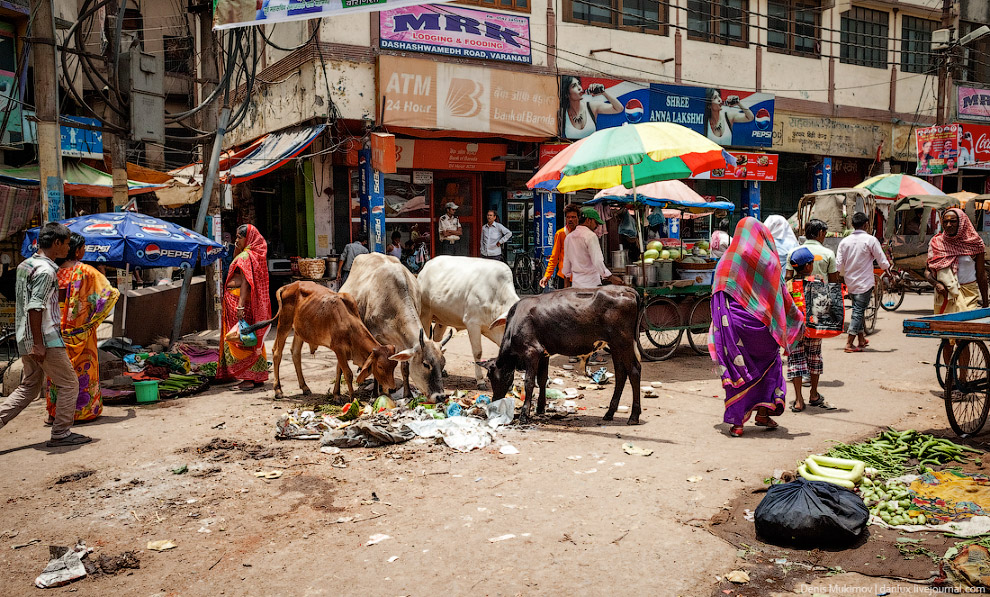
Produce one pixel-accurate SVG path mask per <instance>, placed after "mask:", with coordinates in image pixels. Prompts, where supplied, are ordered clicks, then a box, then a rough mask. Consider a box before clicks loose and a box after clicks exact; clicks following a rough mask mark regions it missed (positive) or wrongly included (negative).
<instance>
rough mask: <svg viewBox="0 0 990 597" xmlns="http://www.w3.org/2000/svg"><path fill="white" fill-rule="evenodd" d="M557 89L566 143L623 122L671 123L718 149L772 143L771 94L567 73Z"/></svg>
mask: <svg viewBox="0 0 990 597" xmlns="http://www.w3.org/2000/svg"><path fill="white" fill-rule="evenodd" d="M560 88H561V90H562V93H561V100H560V101H561V102H562V104H561V106H560V111H561V115H562V117H561V123H560V124H561V129H560V136H561V137H563V138H565V139H582V138H584V137H587V136H588V135H590V134H591V133H593V132H595V131H596V130H600V129H603V128H610V127H615V126H622V125H624V124H626V123H638V122H673V123H675V124H680V125H683V126H686V127H688V128H689V129H691V130H693V131H695V132H697V133H699V134H702V135H705V136H706V137H708V138H709V139H711V140H712V141H715V142H716V143H718V144H719V145H723V146H739V147H770V145H771V144H772V142H773V124H774V118H773V117H774V96H773V95H771V94H768V93H753V92H750V91H733V90H730V89H719V88H714V87H710V88H709V87H689V86H686V85H666V84H661V83H636V82H632V81H623V80H618V79H603V78H598V77H575V76H571V75H564V76H562V77H561V78H560ZM564 115H566V117H565V116H564Z"/></svg>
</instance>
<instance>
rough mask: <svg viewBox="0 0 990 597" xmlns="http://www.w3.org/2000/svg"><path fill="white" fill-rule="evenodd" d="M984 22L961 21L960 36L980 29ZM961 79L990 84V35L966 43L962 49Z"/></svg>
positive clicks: (960, 62) (968, 81) (960, 60)
mask: <svg viewBox="0 0 990 597" xmlns="http://www.w3.org/2000/svg"><path fill="white" fill-rule="evenodd" d="M981 25H982V23H968V22H965V21H962V22H960V23H959V37H964V36H965V35H966V34H968V33H971V32H972V31H974V30H976V29H979V28H980V26H981ZM960 54H961V56H960V59H959V66H960V69H959V80H960V81H966V82H967V83H982V84H985V85H990V35H988V36H984V37H982V38H980V39H977V40H976V41H973V42H971V43H968V44H966V45H965V46H963V47H962V48H961V49H960Z"/></svg>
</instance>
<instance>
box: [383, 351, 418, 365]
mask: <svg viewBox="0 0 990 597" xmlns="http://www.w3.org/2000/svg"><path fill="white" fill-rule="evenodd" d="M414 354H416V349H415V348H407V349H405V350H403V351H400V352H397V353H395V354H393V355H392V356H390V357H389V358H390V359H392V360H393V361H399V362H402V361H408V360H409V359H411V358H413V355H414Z"/></svg>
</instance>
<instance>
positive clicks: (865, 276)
mask: <svg viewBox="0 0 990 597" xmlns="http://www.w3.org/2000/svg"><path fill="white" fill-rule="evenodd" d="M869 221H870V220H869V218H868V217H867V216H866V214H864V213H863V212H856V213H855V214H853V217H852V225H853V228H854V229H855V231H854V232H853V233H852V234H850V235H849V236H847V237H846V238H844V239H842V242H840V243H839V249H838V251H836V254H835V261H836V265H838V267H839V271H840V272H842V277H843V278H845V281H846V290H847V291H848V293H849V298H850V299H852V316H851V317H850V318H849V329H848V330H847V331H848V332H849V337H848V339H847V340H846V352H860V351H862V350H863V348H864V347H865V346H866V345H867V344H869V341H867V339H866V331H865V327H864V325H863V319H864V317H863V315H864V313H865V312H866V307H867V305H869V304H870V298H871V297H872V296H873V286H874V284H875V282H874V277H873V262H874V261H876V262H877V263H878V264H879V265H880V268H881V269H885V270H886V269H890V262H889V261H887V256H886V255H884V253H883V247H881V246H880V241H878V240H877V238H876V237H875V236H873V235H872V234H870V231H869V227H870V225H869ZM857 337H858V338H859V346H854V344H853V343H854V341H855V340H856V338H857Z"/></svg>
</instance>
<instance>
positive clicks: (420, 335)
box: [419, 328, 432, 346]
mask: <svg viewBox="0 0 990 597" xmlns="http://www.w3.org/2000/svg"><path fill="white" fill-rule="evenodd" d="M430 336H431V337H432V333H431V334H430ZM424 344H426V342H425V341H424V340H423V328H420V329H419V345H420V346H423V345H424Z"/></svg>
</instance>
